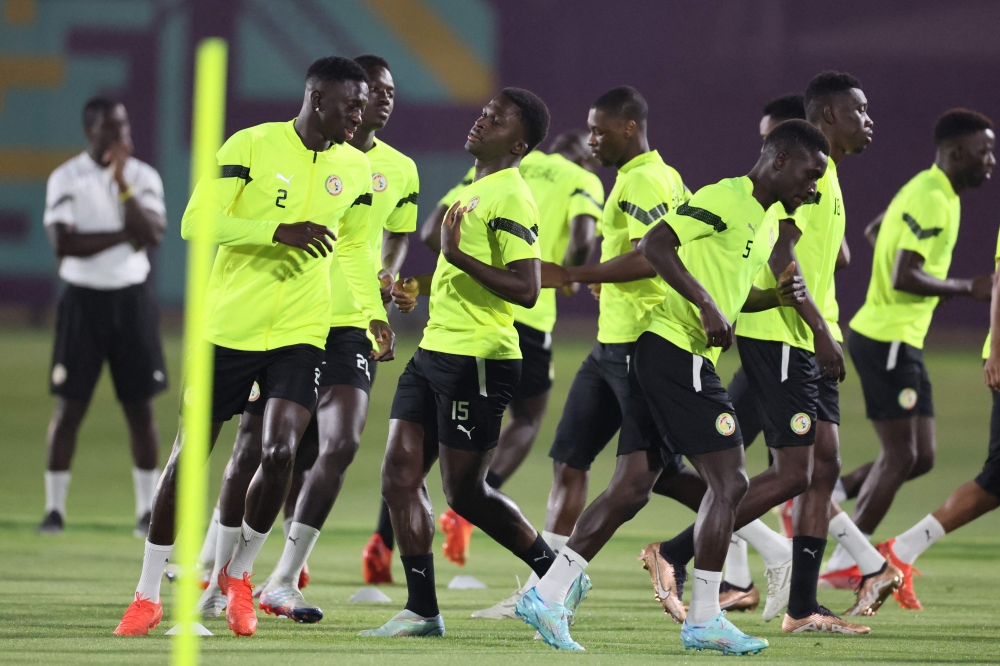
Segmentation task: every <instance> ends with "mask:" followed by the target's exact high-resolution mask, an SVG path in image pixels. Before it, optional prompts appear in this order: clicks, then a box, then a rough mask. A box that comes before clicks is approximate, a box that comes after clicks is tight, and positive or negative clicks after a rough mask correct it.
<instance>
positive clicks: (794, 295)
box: [774, 261, 806, 307]
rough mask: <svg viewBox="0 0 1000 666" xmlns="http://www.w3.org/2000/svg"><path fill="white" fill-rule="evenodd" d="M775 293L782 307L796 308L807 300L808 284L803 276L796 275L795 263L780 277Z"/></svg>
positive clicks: (789, 265)
mask: <svg viewBox="0 0 1000 666" xmlns="http://www.w3.org/2000/svg"><path fill="white" fill-rule="evenodd" d="M774 293H775V294H777V296H778V305H780V306H785V307H794V306H796V305H798V304H799V303H802V302H803V301H805V300H806V283H805V280H803V279H802V276H801V275H796V274H795V262H794V261H793V262H792V263H790V264H788V268H786V269H785V270H784V271H783V272H782V273H781V275H779V276H778V284H777V286H775V288H774Z"/></svg>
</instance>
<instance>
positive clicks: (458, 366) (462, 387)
mask: <svg viewBox="0 0 1000 666" xmlns="http://www.w3.org/2000/svg"><path fill="white" fill-rule="evenodd" d="M520 374H521V361H520V360H519V359H510V360H491V359H483V358H476V357H475V356H461V355H458V354H445V353H443V352H436V351H430V350H427V349H422V348H418V349H417V352H416V353H415V354H414V355H413V358H411V359H410V362H409V363H407V364H406V369H405V370H403V374H402V375H400V377H399V383H398V384H397V385H396V395H395V396H393V399H392V410H391V412H390V414H389V418H391V419H400V420H402V421H411V422H413V423H419V424H421V425H423V427H424V440H425V441H437V442H440V443H441V444H444V445H445V446H447V447H450V448H453V449H463V450H466V451H489V450H490V449H492V448H494V447H495V446H496V445H497V440H499V439H500V425H501V422H502V421H503V413H504V410H506V409H507V405H508V404H510V401H511V398H512V397H513V395H514V391H515V389H516V388H517V381H518V377H519V376H520Z"/></svg>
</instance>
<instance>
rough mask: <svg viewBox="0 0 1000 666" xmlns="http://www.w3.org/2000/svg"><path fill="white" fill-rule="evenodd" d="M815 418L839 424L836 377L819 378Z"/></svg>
mask: <svg viewBox="0 0 1000 666" xmlns="http://www.w3.org/2000/svg"><path fill="white" fill-rule="evenodd" d="M816 419H817V420H819V421H826V422H827V423H836V424H837V425H840V382H838V381H837V380H836V379H827V378H826V377H820V378H819V400H818V402H817V403H816Z"/></svg>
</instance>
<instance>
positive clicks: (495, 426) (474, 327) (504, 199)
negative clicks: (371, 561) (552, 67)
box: [362, 88, 555, 636]
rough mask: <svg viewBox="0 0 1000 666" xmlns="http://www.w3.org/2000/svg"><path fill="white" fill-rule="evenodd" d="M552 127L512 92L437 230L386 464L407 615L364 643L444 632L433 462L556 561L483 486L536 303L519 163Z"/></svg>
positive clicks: (518, 546) (513, 536)
mask: <svg viewBox="0 0 1000 666" xmlns="http://www.w3.org/2000/svg"><path fill="white" fill-rule="evenodd" d="M548 126H549V112H548V109H547V108H546V106H545V103H544V102H542V100H541V99H539V98H538V97H537V96H535V95H534V94H533V93H530V92H528V91H527V90H523V89H520V88H505V89H503V90H502V91H501V93H500V94H499V95H498V96H496V97H495V98H493V100H491V101H490V103H489V104H487V105H486V107H485V108H484V109H483V112H482V115H481V117H480V118H479V119H478V120H477V121H476V123H475V125H473V127H472V130H471V131H470V132H469V135H468V140H467V141H466V144H465V149H466V150H467V151H468V152H469V153H471V154H472V155H473V156H474V157H475V158H476V180H475V181H474V182H473V183H472V184H471V185H469V186H468V187H466V188H465V189H464V190H463V191H462V192H461V194H460V195H459V196H458V198H457V200H456V201H455V203H454V204H453V205H452V207H451V209H449V211H448V214H447V215H446V217H445V220H444V223H443V224H442V226H441V255H440V256H439V257H438V263H437V268H436V270H435V272H434V278H433V282H432V286H431V294H430V320H429V321H428V323H427V327H426V328H425V329H424V336H423V339H422V340H421V341H420V346H419V348H418V349H417V352H416V353H415V354H414V356H413V358H412V359H411V360H410V362H409V363H408V364H407V366H406V370H404V372H403V374H402V376H401V377H400V379H399V384H398V386H397V388H396V395H395V398H394V399H393V405H392V412H391V417H390V418H391V420H390V422H389V441H388V443H387V446H386V453H385V460H384V461H383V463H382V495H383V497H384V498H385V500H386V502H387V503H388V505H389V513H390V515H391V517H392V524H393V528H394V531H395V534H396V537H397V538H398V540H399V550H400V559H401V560H402V563H403V567H404V570H405V572H406V586H407V590H408V594H409V596H408V599H407V602H406V607H405V609H404V610H403V611H402V612H400V613H398V614H397V615H396V616H395V617H393V618H392V619H391V620H389V621H388V622H386V623H385V624H384V625H383V626H382V627H380V628H378V629H373V630H369V631H365V632H363V633H362V635H363V636H440V635H443V634H444V631H445V627H444V620H443V619H442V618H441V615H440V613H439V612H438V604H437V594H436V591H435V588H434V556H433V554H432V553H431V543H432V539H433V536H434V523H433V514H432V507H431V506H430V501H429V498H428V496H427V487H426V485H425V479H426V476H427V473H428V471H429V470H430V467H431V466H432V465H433V463H434V461H435V460H437V459H438V458H440V460H441V480H442V486H443V488H444V493H445V497H446V498H447V499H448V504H449V506H451V508H453V509H455V511H457V512H458V514H459V515H461V516H462V517H464V518H465V519H467V520H468V521H470V522H471V523H473V524H474V525H476V526H478V527H479V528H480V529H482V530H483V531H484V532H486V533H487V534H488V535H489V536H490V537H492V538H493V539H495V540H496V541H497V542H498V543H500V544H501V545H503V546H504V547H505V548H507V549H508V550H510V551H511V552H513V553H514V554H515V555H517V556H518V557H519V558H521V560H523V561H524V562H525V564H527V565H528V566H530V567H531V568H532V570H533V571H536V572H537V573H539V574H543V573H545V571H546V570H547V569H548V567H549V565H551V563H552V560H553V558H554V557H555V556H554V553H553V552H552V550H551V549H550V548H549V547H548V545H547V544H546V543H545V541H544V540H543V539H542V537H541V536H540V535H539V534H538V533H537V532H536V531H535V529H534V528H533V527H532V526H531V524H530V523H528V521H527V519H525V517H524V516H523V515H522V514H521V511H520V509H519V508H518V507H517V506H516V505H515V504H514V503H513V502H511V501H510V499H509V498H507V497H506V496H504V495H503V494H501V493H500V492H498V491H496V490H494V489H492V488H490V487H489V486H487V485H486V483H485V481H484V477H485V476H486V470H487V469H488V468H489V465H490V462H491V460H492V458H493V451H494V449H495V447H496V445H497V440H498V439H499V435H500V423H501V420H502V418H503V412H504V410H505V409H506V407H507V405H508V403H509V402H510V400H511V397H512V396H513V394H514V391H515V390H516V387H517V382H518V379H519V376H520V370H521V367H520V366H521V352H520V349H519V348H518V339H517V330H516V329H515V328H514V323H513V311H512V310H511V305H510V304H511V303H516V304H518V305H521V306H523V307H527V308H530V307H531V306H533V305H534V304H535V302H536V301H537V299H538V294H539V291H540V288H541V276H540V269H539V263H540V262H539V255H540V251H539V241H538V209H537V207H536V206H535V203H534V201H533V199H532V197H531V191H530V190H529V189H528V186H527V184H525V182H524V180H523V179H522V178H521V175H520V172H519V171H518V169H517V166H518V164H519V163H520V162H521V159H522V158H523V157H524V156H525V155H527V154H528V153H530V152H531V150H532V149H534V148H535V147H536V146H537V145H538V144H539V143H540V142H541V141H542V139H544V138H545V133H546V132H547V131H548ZM402 286H403V285H402V283H401V282H400V283H397V288H396V290H397V291H399V290H401V288H402Z"/></svg>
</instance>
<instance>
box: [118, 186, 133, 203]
mask: <svg viewBox="0 0 1000 666" xmlns="http://www.w3.org/2000/svg"><path fill="white" fill-rule="evenodd" d="M133 194H134V193H133V192H132V188H131V187H126V188H125V191H124V192H119V193H118V201H120V202H122V203H125V202H126V201H128V200H129V199H131V198H132V195H133Z"/></svg>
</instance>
